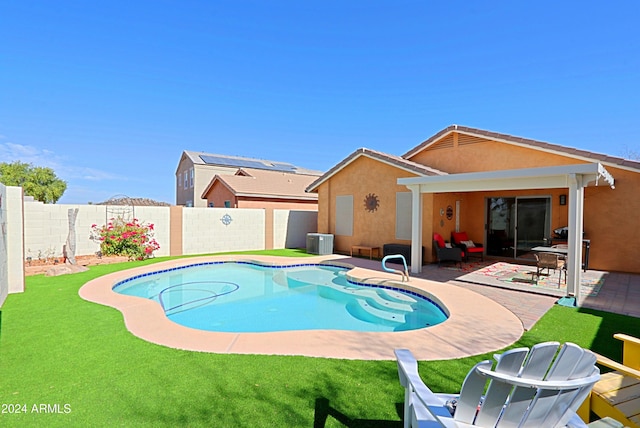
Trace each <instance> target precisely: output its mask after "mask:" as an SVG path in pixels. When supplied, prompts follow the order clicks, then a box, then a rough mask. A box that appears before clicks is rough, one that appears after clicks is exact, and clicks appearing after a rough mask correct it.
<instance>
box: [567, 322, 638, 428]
mask: <svg viewBox="0 0 640 428" xmlns="http://www.w3.org/2000/svg"><path fill="white" fill-rule="evenodd" d="M613 337H614V338H616V339H618V340H621V341H622V343H623V345H622V363H619V362H617V361H613V360H612V359H610V358H607V357H605V356H604V355H598V354H596V357H597V363H598V364H600V365H603V366H605V367H609V368H611V369H613V370H614V371H612V372H609V373H605V374H603V375H602V377H601V378H600V380H599V381H598V382H597V383H596V384H595V385H594V386H593V390H592V391H591V394H590V395H589V398H588V399H586V400H585V402H584V403H583V405H582V406H581V407H580V409H579V411H578V414H580V416H581V417H582V418H583V419H584V420H589V413H590V412H593V413H595V414H596V415H598V417H600V418H605V417H610V418H613V419H615V420H617V421H619V422H621V423H623V424H624V426H626V427H630V428H640V339H638V338H635V337H633V336H629V335H626V334H620V333H618V334H614V335H613Z"/></svg>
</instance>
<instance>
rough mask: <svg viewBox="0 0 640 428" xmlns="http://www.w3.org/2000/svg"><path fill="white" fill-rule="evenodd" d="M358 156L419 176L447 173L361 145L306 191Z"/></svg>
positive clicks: (315, 186) (311, 190)
mask: <svg viewBox="0 0 640 428" xmlns="http://www.w3.org/2000/svg"><path fill="white" fill-rule="evenodd" d="M360 156H366V157H368V158H371V159H375V160H377V161H380V162H384V163H387V164H389V165H392V166H395V167H397V168H401V169H404V170H405V171H409V172H413V173H415V174H417V175H419V176H430V175H447V173H446V172H443V171H439V170H437V169H434V168H430V167H428V166H425V165H422V164H419V163H416V162H412V161H409V160H407V159H403V158H401V157H399V156H395V155H390V154H388V153H383V152H379V151H377V150H372V149H367V148H365V147H361V148H359V149H356V151H354V152H353V153H351V154H350V155H349V156H347V157H346V158H344V159H343V160H342V161H341V162H339V163H338V164H337V165H335V166H334V167H333V168H331V169H330V170H329V171H327V172H325V173H324V174H323V175H322V176H320V177H319V178H318V179H317V180H316V181H314V182H313V183H311V184H310V185H309V187H307V192H313V191H315V190H316V189H317V187H318V186H319V185H320V184H322V183H324V182H325V181H326V180H328V179H329V178H331V177H332V176H333V175H334V174H336V173H338V172H339V171H340V170H342V169H343V168H344V167H346V166H347V165H349V164H350V163H351V162H353V161H354V160H356V159H357V158H359V157H360Z"/></svg>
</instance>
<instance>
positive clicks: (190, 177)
mask: <svg viewBox="0 0 640 428" xmlns="http://www.w3.org/2000/svg"><path fill="white" fill-rule="evenodd" d="M189 187H193V168H191V169H190V170H189Z"/></svg>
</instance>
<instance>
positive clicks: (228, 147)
mask: <svg viewBox="0 0 640 428" xmlns="http://www.w3.org/2000/svg"><path fill="white" fill-rule="evenodd" d="M638 22H640V2H638V1H637V0H622V1H616V2H608V3H606V2H602V1H590V0H587V1H580V2H578V1H560V2H558V1H546V0H545V1H534V2H514V1H486V2H485V1H426V0H424V1H404V0H394V1H393V2H392V1H375V0H370V1H360V0H358V1H348V0H341V1H333V0H323V1H278V0H273V1H244V0H234V1H204V0H203V1H191V0H180V1H177V0H176V1H166V0H154V1H147V0H136V1H126V2H125V1H120V0H111V1H105V2H88V1H81V0H78V1H68V0H59V1H48V0H41V1H23V0H6V1H3V2H2V3H1V4H0V24H1V28H2V33H3V36H2V37H1V38H0V162H13V161H16V160H20V161H22V162H28V163H32V164H34V165H36V166H48V167H51V168H53V169H54V171H55V172H56V174H57V175H58V176H59V177H60V178H62V179H64V180H65V181H67V183H68V187H67V191H66V193H65V194H64V196H63V197H62V199H61V200H60V201H59V203H87V202H94V203H96V202H101V201H104V200H106V199H108V198H109V197H111V196H114V195H120V194H124V195H127V196H130V197H145V198H152V199H156V200H160V201H165V202H170V203H174V202H175V176H174V174H175V170H176V167H177V164H178V160H179V157H180V154H181V153H182V151H183V150H195V151H205V152H210V153H221V154H228V155H239V156H249V157H255V158H261V159H269V160H276V161H283V162H290V163H293V164H296V165H299V166H302V167H306V168H311V169H318V170H322V171H325V170H327V169H329V168H331V167H332V166H333V165H335V164H336V163H338V162H339V161H341V160H342V159H343V158H344V157H345V156H347V155H348V154H350V153H351V152H353V151H354V150H355V149H357V148H359V147H368V148H371V149H375V150H380V151H383V152H386V153H390V154H396V155H399V154H402V153H404V152H406V151H407V150H409V149H410V148H412V147H414V146H416V145H417V144H419V143H420V142H422V141H424V140H425V139H427V138H429V137H430V136H431V135H433V134H434V133H436V132H438V131H440V130H441V129H442V128H445V127H446V126H448V125H451V124H459V125H465V126H472V127H477V128H481V129H486V130H490V131H496V132H503V133H507V134H512V135H517V136H522V137H527V138H533V139H537V140H542V141H548V142H551V143H556V144H561V145H566V146H571V147H577V148H581V149H585V150H591V151H595V152H601V153H607V154H610V155H615V156H623V157H624V156H627V155H629V154H636V153H638V152H640V141H639V137H638V135H640V132H639V131H640V129H639V127H640V120H639V119H640V118H639V113H640V32H639V31H638Z"/></svg>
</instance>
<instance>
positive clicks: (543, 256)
mask: <svg viewBox="0 0 640 428" xmlns="http://www.w3.org/2000/svg"><path fill="white" fill-rule="evenodd" d="M535 256H536V281H537V280H538V278H540V276H541V275H544V270H545V269H546V270H547V273H546V275H551V270H552V269H553V271H554V272H555V271H556V270H560V275H559V278H558V288H560V284H561V283H562V274H563V273H564V276H565V278H564V279H565V282H566V281H567V270H566V264H565V259H564V257H563V256H561V255H560V254H556V253H544V252H542V253H536V254H535Z"/></svg>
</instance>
